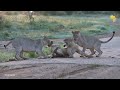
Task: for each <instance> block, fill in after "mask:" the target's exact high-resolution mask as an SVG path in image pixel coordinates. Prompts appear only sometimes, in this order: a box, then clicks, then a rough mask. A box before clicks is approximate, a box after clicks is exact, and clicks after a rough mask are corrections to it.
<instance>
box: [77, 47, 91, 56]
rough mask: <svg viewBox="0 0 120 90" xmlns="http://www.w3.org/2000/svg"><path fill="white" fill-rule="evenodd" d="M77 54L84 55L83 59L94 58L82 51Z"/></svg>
mask: <svg viewBox="0 0 120 90" xmlns="http://www.w3.org/2000/svg"><path fill="white" fill-rule="evenodd" d="M77 53H79V54H81V55H82V57H84V56H85V57H88V58H92V56H90V55H87V54H85V52H83V51H81V50H79V49H78V50H77ZM80 57H81V56H80Z"/></svg>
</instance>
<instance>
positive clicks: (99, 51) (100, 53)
mask: <svg viewBox="0 0 120 90" xmlns="http://www.w3.org/2000/svg"><path fill="white" fill-rule="evenodd" d="M100 46H101V45H99V46H97V47H95V50H96V51H97V52H98V53H99V54H98V55H97V56H96V57H100V56H101V55H102V53H103V52H102V51H101V49H100Z"/></svg>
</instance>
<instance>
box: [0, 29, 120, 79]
mask: <svg viewBox="0 0 120 90" xmlns="http://www.w3.org/2000/svg"><path fill="white" fill-rule="evenodd" d="M119 32H120V31H118V32H116V33H117V34H116V36H115V37H114V38H113V39H112V40H111V41H110V42H108V43H106V44H102V47H101V49H102V51H103V54H102V56H101V57H99V58H98V57H94V58H90V59H88V58H80V57H79V55H78V54H75V55H74V58H54V59H29V60H23V61H10V62H5V63H0V79H120V48H119V47H120V37H119V35H120V34H119ZM110 36H111V34H110V35H106V36H99V37H100V38H101V37H104V38H102V39H101V40H107V39H109V38H110ZM106 37H107V38H106Z"/></svg>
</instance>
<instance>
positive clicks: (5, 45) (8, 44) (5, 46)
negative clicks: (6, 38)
mask: <svg viewBox="0 0 120 90" xmlns="http://www.w3.org/2000/svg"><path fill="white" fill-rule="evenodd" d="M11 43H12V42H11V41H10V42H9V43H7V44H6V45H4V47H5V49H6V47H7V46H8V45H9V44H11Z"/></svg>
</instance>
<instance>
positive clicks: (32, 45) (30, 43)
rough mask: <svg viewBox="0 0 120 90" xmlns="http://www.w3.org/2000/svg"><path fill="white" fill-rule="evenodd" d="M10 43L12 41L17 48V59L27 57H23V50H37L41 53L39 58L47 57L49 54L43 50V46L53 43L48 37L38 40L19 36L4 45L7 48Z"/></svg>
mask: <svg viewBox="0 0 120 90" xmlns="http://www.w3.org/2000/svg"><path fill="white" fill-rule="evenodd" d="M10 43H12V45H13V47H14V48H15V51H16V55H15V58H16V59H17V60H19V59H26V58H24V57H23V52H36V53H37V54H38V55H39V57H38V58H46V57H47V56H45V54H44V53H43V52H42V48H43V46H45V45H48V46H50V45H51V41H50V40H49V39H48V38H47V37H44V38H43V39H38V40H32V39H29V38H22V37H19V38H15V39H13V40H11V41H10V42H9V43H8V44H6V45H4V47H5V48H6V47H7V46H8V45H9V44H10ZM40 55H42V56H40Z"/></svg>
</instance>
